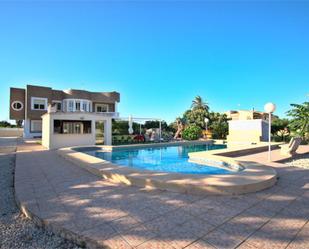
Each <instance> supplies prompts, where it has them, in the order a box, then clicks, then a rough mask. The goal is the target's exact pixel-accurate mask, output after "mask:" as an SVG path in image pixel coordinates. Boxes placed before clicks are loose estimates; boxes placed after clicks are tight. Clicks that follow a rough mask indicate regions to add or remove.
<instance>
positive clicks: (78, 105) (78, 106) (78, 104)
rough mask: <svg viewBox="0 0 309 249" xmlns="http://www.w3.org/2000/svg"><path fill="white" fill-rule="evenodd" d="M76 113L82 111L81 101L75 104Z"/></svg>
mask: <svg viewBox="0 0 309 249" xmlns="http://www.w3.org/2000/svg"><path fill="white" fill-rule="evenodd" d="M75 111H80V102H79V101H76V102H75Z"/></svg>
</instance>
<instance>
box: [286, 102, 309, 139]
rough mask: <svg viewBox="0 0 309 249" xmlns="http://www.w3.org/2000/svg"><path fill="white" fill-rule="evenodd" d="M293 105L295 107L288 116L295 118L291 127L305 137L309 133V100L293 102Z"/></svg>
mask: <svg viewBox="0 0 309 249" xmlns="http://www.w3.org/2000/svg"><path fill="white" fill-rule="evenodd" d="M291 106H292V107H293V109H291V110H289V111H288V112H287V114H288V116H290V117H292V118H293V119H292V120H291V122H290V127H291V129H292V130H294V131H296V132H297V133H298V134H299V135H300V136H302V137H303V138H305V135H306V134H307V133H309V102H304V103H303V104H291Z"/></svg>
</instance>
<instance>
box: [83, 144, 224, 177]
mask: <svg viewBox="0 0 309 249" xmlns="http://www.w3.org/2000/svg"><path fill="white" fill-rule="evenodd" d="M223 148H226V146H225V145H209V144H202V145H201V144H199V145H178V146H165V147H151V148H134V149H133V148H132V149H116V150H114V151H112V152H105V151H102V150H90V151H83V152H84V153H87V154H89V155H92V156H95V157H98V158H101V159H103V160H107V161H110V162H112V163H113V164H117V165H121V166H126V167H132V168H136V169H141V170H152V171H160V172H174V173H182V174H229V173H230V171H229V170H227V169H224V168H218V167H213V166H209V165H202V164H197V163H193V162H189V161H188V159H189V156H188V153H190V152H197V151H205V150H214V149H223Z"/></svg>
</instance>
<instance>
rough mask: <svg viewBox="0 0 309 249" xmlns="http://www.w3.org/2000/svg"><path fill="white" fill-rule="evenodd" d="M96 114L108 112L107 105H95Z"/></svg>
mask: <svg viewBox="0 0 309 249" xmlns="http://www.w3.org/2000/svg"><path fill="white" fill-rule="evenodd" d="M95 110H96V112H108V105H107V104H96V105H95Z"/></svg>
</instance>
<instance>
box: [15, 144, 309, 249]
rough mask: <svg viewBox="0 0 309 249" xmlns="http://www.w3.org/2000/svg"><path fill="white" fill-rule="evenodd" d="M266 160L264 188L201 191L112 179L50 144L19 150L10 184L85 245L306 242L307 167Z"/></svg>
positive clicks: (299, 245)
mask: <svg viewBox="0 0 309 249" xmlns="http://www.w3.org/2000/svg"><path fill="white" fill-rule="evenodd" d="M37 148H39V147H37ZM23 150H24V151H27V150H25V149H24V148H23ZM274 166H276V167H277V169H278V172H279V176H280V179H279V181H278V183H277V184H276V185H275V186H274V187H272V188H270V189H268V190H265V191H262V192H258V193H253V194H247V195H241V196H225V197H224V196H216V197H201V196H192V195H185V194H177V193H171V192H164V191H157V190H156V191H146V190H144V189H140V188H137V187H127V186H121V185H116V184H112V183H110V182H108V181H105V180H102V179H100V178H98V177H96V176H94V175H92V174H90V173H88V172H86V171H84V170H83V169H81V168H79V167H77V166H75V165H73V164H71V163H70V162H68V161H66V160H64V159H63V158H60V157H59V156H58V155H57V154H56V153H55V152H53V151H33V152H20V153H18V154H17V160H16V176H15V181H16V182H15V186H16V193H17V195H18V198H20V200H21V201H22V203H23V204H25V205H26V206H27V208H29V209H30V211H31V212H33V213H34V214H36V215H38V216H39V217H41V218H42V219H44V224H45V225H47V226H48V227H49V228H51V225H52V228H53V229H54V230H58V231H59V227H62V230H61V232H62V234H68V232H69V231H70V233H69V234H70V236H72V233H74V234H75V235H78V236H73V237H74V238H75V239H77V240H78V239H79V240H85V241H87V242H88V243H89V244H88V245H91V246H102V245H105V246H109V247H110V248H145V249H151V248H158V249H159V248H162V249H163V248H164V249H169V248H173V249H178V248H188V249H193V248H194V249H200V248H218V249H224V248H272V249H273V248H288V249H292V248H295V249H308V246H309V223H308V219H309V208H308V206H309V170H305V169H301V168H293V167H284V166H283V165H280V164H276V165H274Z"/></svg>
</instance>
